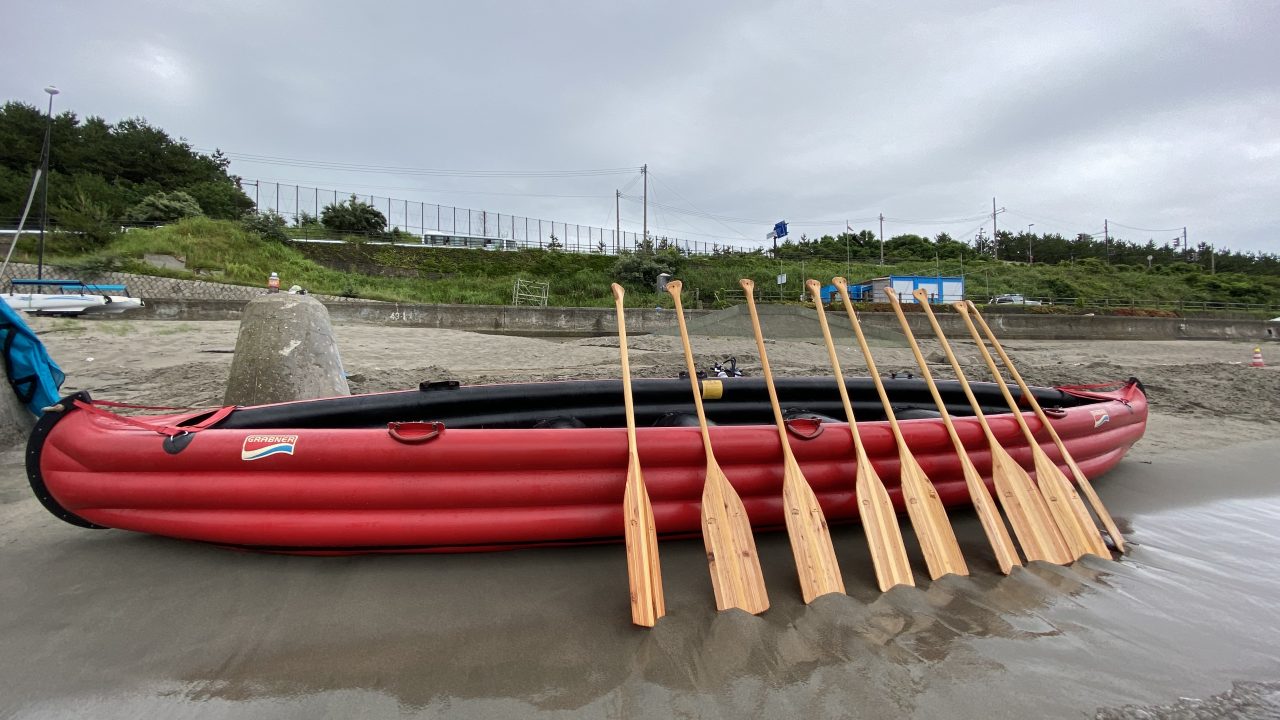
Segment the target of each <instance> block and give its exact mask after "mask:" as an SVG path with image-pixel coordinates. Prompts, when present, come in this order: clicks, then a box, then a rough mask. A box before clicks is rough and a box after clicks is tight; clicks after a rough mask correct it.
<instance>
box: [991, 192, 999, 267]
mask: <svg viewBox="0 0 1280 720" xmlns="http://www.w3.org/2000/svg"><path fill="white" fill-rule="evenodd" d="M991 257H992V259H994V260H999V259H1000V231H999V230H997V229H996V199H995V198H994V197H993V198H991Z"/></svg>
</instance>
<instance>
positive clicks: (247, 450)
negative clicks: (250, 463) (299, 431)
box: [240, 435, 298, 460]
mask: <svg viewBox="0 0 1280 720" xmlns="http://www.w3.org/2000/svg"><path fill="white" fill-rule="evenodd" d="M297 442H298V436H297V435H249V436H246V437H245V439H244V445H243V446H241V448H240V459H241V460H261V459H262V458H264V457H267V456H269V455H279V454H282V453H283V454H285V455H292V454H293V447H294V445H296V444H297Z"/></svg>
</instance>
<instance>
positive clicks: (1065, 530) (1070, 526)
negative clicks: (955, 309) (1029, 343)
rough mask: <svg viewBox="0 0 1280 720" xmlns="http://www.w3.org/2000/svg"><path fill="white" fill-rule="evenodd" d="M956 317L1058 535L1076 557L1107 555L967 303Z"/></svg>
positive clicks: (1086, 512) (1108, 556) (1091, 523)
mask: <svg viewBox="0 0 1280 720" xmlns="http://www.w3.org/2000/svg"><path fill="white" fill-rule="evenodd" d="M960 317H962V318H963V319H964V322H965V326H966V327H967V328H968V329H969V334H970V335H972V336H973V341H974V342H975V343H976V344H977V346H978V352H979V353H981V355H982V359H983V360H984V361H985V362H986V363H987V369H988V370H989V371H991V376H992V377H993V378H995V382H996V386H997V387H999V388H1000V394H1001V395H1003V396H1004V400H1005V402H1006V403H1008V404H1009V410H1010V411H1011V412H1012V413H1013V418H1014V420H1016V421H1017V423H1018V427H1019V428H1020V429H1021V430H1022V436H1023V437H1024V438H1026V441H1027V444H1028V445H1029V446H1030V449H1031V459H1032V461H1033V462H1034V463H1035V468H1036V484H1037V485H1039V486H1040V493H1041V494H1042V495H1044V499H1045V500H1046V501H1048V503H1049V511H1050V512H1052V513H1053V519H1054V520H1055V521H1057V523H1058V529H1059V530H1061V531H1062V537H1063V539H1065V540H1066V541H1067V547H1068V548H1069V549H1070V550H1071V553H1072V554H1073V555H1074V556H1075V557H1076V558H1082V557H1084V556H1085V555H1088V554H1090V553H1093V554H1095V555H1097V556H1099V557H1104V558H1107V559H1110V558H1111V551H1110V550H1108V549H1107V544H1106V543H1105V542H1103V540H1102V535H1101V534H1100V533H1099V532H1098V528H1097V526H1096V525H1094V524H1093V517H1091V516H1090V515H1089V511H1088V509H1086V508H1085V506H1084V502H1082V501H1081V500H1080V496H1079V495H1078V494H1076V490H1075V488H1074V487H1073V486H1072V485H1071V482H1070V481H1069V480H1067V477H1066V476H1065V475H1063V474H1062V470H1060V469H1059V468H1058V466H1057V465H1056V464H1054V462H1053V461H1052V460H1050V459H1049V456H1048V455H1047V454H1046V453H1045V451H1044V448H1042V447H1040V442H1039V441H1037V440H1036V436H1035V434H1033V433H1032V432H1031V427H1030V426H1028V425H1027V421H1026V419H1025V418H1023V417H1022V408H1020V407H1018V402H1017V401H1016V400H1014V399H1013V394H1012V393H1010V392H1009V387H1008V386H1007V385H1005V384H1004V377H1003V376H1001V375H1000V369H999V368H998V367H996V361H995V360H994V359H992V357H991V353H989V352H987V346H986V343H984V342H982V336H981V335H979V334H978V328H977V327H975V326H974V324H973V320H972V319H971V318H970V317H969V313H968V307H967V306H966V307H965V311H964V312H961V313H960Z"/></svg>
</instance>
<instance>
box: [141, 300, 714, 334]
mask: <svg viewBox="0 0 1280 720" xmlns="http://www.w3.org/2000/svg"><path fill="white" fill-rule="evenodd" d="M321 299H322V301H323V302H324V304H325V306H326V307H327V308H328V309H329V318H330V320H331V321H332V322H333V323H334V324H342V323H364V324H370V325H403V326H406V327H431V328H447V329H451V330H471V331H477V332H494V333H511V334H520V335H612V334H614V333H616V332H617V331H618V323H617V316H616V314H615V313H614V310H613V308H536V307H507V306H501V305H414V304H409V303H386V302H372V301H368V300H364V301H350V300H346V301H344V302H330V301H329V300H327V299H324V298H321ZM244 306H245V303H244V302H241V301H233V300H187V299H168V298H159V299H148V300H147V306H146V307H145V308H143V309H142V310H139V311H138V312H136V313H130V315H129V317H135V318H145V319H149V320H239V319H240V316H241V313H242V312H243V310H244ZM706 312H707V311H705V310H688V311H686V315H687V316H690V317H692V316H696V315H701V314H704V313H706ZM675 326H676V320H675V315H674V314H673V313H672V312H671V311H669V310H628V311H627V332H629V333H633V334H642V333H652V332H655V331H658V330H661V329H668V328H674V327H675Z"/></svg>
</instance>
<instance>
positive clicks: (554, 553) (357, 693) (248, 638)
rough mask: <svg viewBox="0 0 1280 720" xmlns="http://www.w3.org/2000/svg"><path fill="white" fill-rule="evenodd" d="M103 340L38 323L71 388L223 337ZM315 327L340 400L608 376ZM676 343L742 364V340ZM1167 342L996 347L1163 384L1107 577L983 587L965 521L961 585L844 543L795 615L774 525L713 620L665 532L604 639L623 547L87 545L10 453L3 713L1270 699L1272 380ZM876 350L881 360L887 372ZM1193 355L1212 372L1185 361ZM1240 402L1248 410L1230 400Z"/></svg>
mask: <svg viewBox="0 0 1280 720" xmlns="http://www.w3.org/2000/svg"><path fill="white" fill-rule="evenodd" d="M120 325H121V326H122V327H124V328H125V329H115V326H111V325H106V324H101V323H100V324H96V325H95V324H90V323H77V324H66V323H62V324H59V323H56V321H51V322H48V323H44V322H42V323H41V324H40V326H39V327H38V329H40V330H45V331H48V332H45V334H44V335H43V337H44V338H45V341H46V343H47V344H48V345H49V347H50V350H51V352H53V354H54V356H55V358H57V359H58V360H59V362H61V363H62V364H63V367H64V368H65V369H67V371H68V375H69V379H68V386H74V387H78V388H90V389H92V390H93V392H94V393H95V395H96V396H99V397H104V398H110V399H118V400H129V401H135V402H146V403H159V404H164V403H182V404H199V403H209V402H216V401H217V400H218V396H219V395H220V392H221V382H222V381H223V380H224V379H225V376H226V375H225V371H226V368H227V367H228V366H229V363H230V356H229V355H227V354H225V353H221V352H201V351H202V350H225V349H229V348H230V347H231V346H233V345H234V342H235V325H234V323H201V324H194V323H193V324H190V327H189V328H182V327H180V326H179V325H178V324H169V325H166V324H165V323H138V324H133V325H131V324H129V323H127V322H122V323H120ZM77 327H79V328H81V329H78V330H77V329H76V328H77ZM336 332H337V335H338V337H339V342H340V343H342V345H343V347H342V352H343V357H344V361H345V363H346V365H347V367H348V370H349V371H351V372H352V373H353V374H354V375H355V377H356V378H357V379H356V380H355V383H354V384H356V386H357V388H358V389H360V390H362V391H370V390H375V389H389V388H391V387H406V386H412V385H414V384H416V383H417V381H419V380H422V379H426V378H427V377H431V378H433V379H438V378H440V377H446V376H447V377H458V378H459V379H464V380H467V381H469V382H474V381H478V380H485V379H487V380H500V379H501V380H510V379H516V378H536V379H550V378H553V377H602V376H607V375H610V374H616V372H617V371H616V341H614V343H613V345H612V346H610V343H609V339H608V338H598V339H591V340H578V341H565V342H550V341H545V340H532V339H527V338H494V337H492V336H483V335H473V334H470V333H453V332H450V331H422V330H414V331H407V330H391V331H389V330H387V329H385V328H371V327H367V326H339V327H337V328H336ZM669 341H670V339H669V338H636V339H635V343H634V344H635V346H638V347H636V349H633V353H632V363H633V367H635V368H636V370H637V374H642V373H643V374H653V375H662V374H670V373H669V372H666V370H667V369H668V368H669V367H671V366H672V365H673V361H672V358H675V359H677V360H678V357H679V356H678V351H675V353H677V354H673V350H672V346H671V345H670V344H669ZM696 344H697V345H698V346H701V347H707V348H710V349H711V350H712V351H713V352H714V353H721V352H724V353H726V354H735V353H736V354H737V355H738V357H739V361H740V363H741V364H744V365H746V366H747V367H748V368H750V367H751V364H752V362H753V359H754V352H753V351H754V348H753V347H750V346H748V345H747V344H746V343H742V342H741V341H740V340H714V341H713V340H702V341H696ZM1164 345H1166V344H1164V343H1147V344H1122V343H1116V344H1109V343H1069V344H1068V343H1063V344H1060V345H1059V346H1054V345H1052V344H1049V343H1025V342H1023V343H1016V344H1015V345H1014V347H1011V348H1010V350H1011V351H1012V352H1013V354H1014V357H1015V359H1018V360H1019V362H1020V363H1024V362H1025V367H1024V373H1025V374H1026V375H1027V376H1028V379H1029V380H1039V381H1042V382H1043V381H1045V380H1048V379H1053V378H1054V377H1057V378H1058V379H1059V380H1060V381H1076V380H1081V381H1083V380H1089V379H1093V380H1097V379H1107V378H1108V377H1110V374H1109V373H1108V371H1111V370H1113V369H1116V370H1118V371H1119V372H1120V373H1121V375H1120V376H1121V377H1127V375H1129V374H1135V375H1138V376H1139V377H1143V378H1144V379H1146V378H1151V380H1150V382H1149V385H1150V386H1151V387H1153V388H1156V387H1164V388H1167V390H1159V391H1158V390H1155V389H1153V390H1152V407H1153V421H1152V425H1151V427H1150V429H1149V431H1148V437H1147V438H1146V439H1144V440H1143V441H1142V442H1141V443H1140V444H1139V445H1138V446H1137V447H1135V449H1134V452H1133V453H1131V455H1130V457H1129V458H1128V459H1126V461H1125V462H1123V463H1121V465H1120V466H1119V467H1118V468H1117V469H1116V470H1115V471H1113V472H1112V473H1110V474H1108V475H1107V476H1105V477H1103V478H1101V479H1099V480H1098V481H1097V482H1096V483H1095V487H1096V488H1097V489H1098V491H1099V493H1100V494H1101V495H1102V497H1103V499H1104V501H1105V502H1106V504H1107V506H1108V508H1109V509H1110V510H1111V511H1112V513H1113V515H1114V516H1115V517H1116V520H1117V522H1118V523H1119V524H1120V526H1121V529H1122V530H1123V531H1124V532H1125V535H1126V539H1127V540H1128V541H1129V542H1130V544H1131V545H1132V546H1133V547H1132V550H1131V552H1130V553H1129V554H1128V555H1126V556H1125V557H1124V558H1122V559H1120V561H1118V562H1112V561H1106V560H1102V559H1099V558H1088V559H1086V560H1085V561H1082V562H1078V563H1076V564H1074V565H1072V566H1070V567H1057V566H1053V565H1047V564H1042V563H1034V564H1032V565H1030V566H1029V567H1026V568H1023V569H1021V570H1015V572H1014V573H1013V574H1012V575H1010V576H1008V577H1004V576H1001V575H1000V574H999V573H998V572H997V570H996V568H995V565H994V562H993V561H992V560H991V558H990V555H989V553H988V552H985V551H984V549H983V539H982V533H981V528H980V527H979V525H978V523H977V520H976V518H975V517H974V516H973V514H972V512H970V511H964V510H961V511H954V512H953V513H952V515H953V521H954V522H955V525H956V530H957V535H958V536H959V537H960V539H961V543H962V546H963V549H964V551H965V554H966V557H967V558H969V561H970V566H971V569H972V573H973V574H972V576H970V577H967V578H960V577H955V576H950V577H947V578H943V579H941V580H939V581H935V582H930V581H929V580H928V578H927V576H926V575H925V574H924V572H923V562H922V561H920V557H919V554H918V552H917V551H916V549H915V547H914V546H913V545H912V546H910V547H909V553H910V554H911V556H912V558H913V563H914V565H915V569H916V578H917V583H918V584H919V587H918V588H916V589H909V588H896V589H894V590H892V591H890V592H888V593H884V594H881V593H880V592H878V590H876V588H875V586H874V579H873V575H872V571H871V567H870V563H869V560H868V558H867V551H866V543H865V539H864V537H863V535H862V532H861V530H860V529H859V528H858V527H857V526H849V527H839V528H835V529H834V531H833V537H834V540H835V543H836V548H837V552H838V556H839V560H840V563H841V568H842V571H843V573H844V577H845V582H846V585H847V587H848V595H846V596H834V595H832V596H827V597H824V598H820V599H819V600H818V601H817V602H815V603H814V604H812V605H809V606H805V605H804V604H803V603H802V602H801V600H800V597H799V592H798V587H797V583H796V580H795V573H794V568H793V563H792V560H791V555H790V549H789V546H788V543H787V540H786V537H785V536H784V535H782V534H769V535H761V536H759V538H758V543H759V549H760V554H761V557H762V560H763V564H764V569H765V579H766V581H767V584H768V587H769V590H770V598H771V600H772V603H773V606H772V608H771V609H770V610H769V611H768V612H767V613H765V614H764V615H763V616H760V617H752V616H748V615H746V614H744V613H741V612H737V611H731V612H727V613H716V612H715V608H714V600H713V597H712V594H711V587H710V582H709V579H708V576H707V569H706V560H705V553H704V550H703V548H702V545H701V542H700V541H697V540H691V541H681V542H667V543H663V544H662V547H661V553H662V555H661V559H662V568H663V573H664V577H665V590H666V595H667V602H668V612H669V614H668V616H667V617H666V618H664V619H663V620H662V621H660V622H659V624H658V626H657V627H656V628H654V629H653V630H642V629H638V628H634V627H632V626H631V625H630V624H629V622H628V617H629V616H628V608H627V598H626V568H625V559H624V555H623V549H622V547H621V546H602V547H591V548H567V549H550V550H532V551H520V552H509V553H493V554H474V555H441V556H402V557H354V558H309V557H287V556H273V555H261V554H251V553H241V552H232V551H227V550H221V549H217V548H213V547H208V546H204V545H199V544H193V543H186V542H180V541H174V540H166V539H163V538H156V537H150V536H144V535H138V534H132V533H125V532H120V531H89V530H84V529H80V528H75V527H72V526H70V525H66V524H64V523H62V522H60V521H58V520H56V519H54V518H53V517H51V516H50V515H48V514H47V513H46V512H45V511H44V510H43V508H41V507H40V506H39V505H38V503H36V502H35V500H34V499H33V498H32V497H31V494H30V490H29V489H28V488H27V486H26V482H25V477H24V475H23V472H22V469H21V465H20V462H21V453H20V451H17V450H11V451H9V452H7V453H5V454H4V456H3V464H2V465H0V610H2V611H3V612H2V613H0V641H2V645H3V648H4V650H5V652H3V653H0V688H3V692H0V716H2V717H24V718H27V717H58V718H62V717H85V718H114V717H120V718H141V717H148V718H151V717H153V718H169V717H202V718H203V717H268V718H272V717H281V718H302V717H307V718H311V717H333V718H348V717H358V716H374V715H378V716H389V715H395V716H402V717H462V718H472V717H474V718H494V717H521V718H523V717H673V716H676V717H760V718H773V717H793V716H797V715H800V714H801V713H804V714H806V715H808V716H810V717H902V716H915V717H960V718H984V719H985V718H1003V717H1009V718H1022V717H1093V716H1094V715H1095V714H1096V713H1098V712H1099V711H1101V710H1102V709H1104V708H1118V707H1120V706H1125V705H1139V706H1151V705H1173V704H1174V703H1177V702H1178V701H1179V698H1184V697H1193V698H1207V697H1209V696H1212V695H1216V694H1219V693H1223V692H1225V691H1228V690H1231V689H1232V684H1233V683H1235V682H1266V683H1270V682H1274V681H1276V680H1277V679H1280V660H1277V652H1276V651H1275V648H1276V647H1280V622H1277V621H1278V620H1280V611H1278V610H1277V604H1276V598H1277V597H1280V573H1277V569H1278V567H1277V566H1280V487H1278V486H1277V484H1276V481H1275V470H1274V465H1275V461H1276V460H1277V458H1280V440H1277V439H1276V437H1277V435H1280V433H1277V432H1276V430H1277V428H1278V427H1280V425H1277V424H1276V423H1275V422H1274V421H1268V419H1267V418H1266V416H1265V412H1266V410H1267V409H1268V408H1267V404H1268V403H1270V409H1272V410H1274V404H1275V402H1276V397H1277V396H1276V394H1275V392H1274V383H1275V382H1276V379H1277V377H1278V375H1277V373H1276V372H1275V371H1274V369H1273V368H1267V369H1265V370H1263V371H1252V370H1250V369H1245V368H1240V369H1239V370H1238V372H1240V373H1242V374H1239V375H1234V376H1233V375H1232V373H1234V372H1237V369H1236V368H1235V366H1234V365H1233V364H1232V363H1234V362H1236V361H1237V359H1238V356H1239V352H1240V349H1241V348H1244V345H1243V344H1239V343H1169V344H1167V345H1168V347H1164ZM775 346H776V347H777V352H776V353H775V350H774V347H775ZM140 349H141V350H143V351H144V352H143V353H142V354H141V356H139V350H140ZM1250 349H1251V348H1250ZM820 352H822V348H821V347H820V346H816V345H810V344H806V343H776V344H774V345H771V346H770V360H771V363H772V364H773V365H774V367H775V369H777V370H779V371H783V370H785V371H787V372H790V373H795V374H805V373H807V372H812V371H814V370H816V369H818V368H821V367H822V361H823V360H824V359H825V358H824V356H822V355H819V354H817V353H820ZM884 352H885V353H886V358H888V360H885V361H881V364H882V366H884V367H883V369H885V370H888V369H896V368H897V367H902V368H905V367H908V362H907V361H906V358H905V355H904V358H903V359H902V360H901V361H898V360H895V359H893V357H894V356H892V355H891V354H889V353H890V351H889V350H886V351H884ZM637 356H639V357H637ZM89 357H93V358H94V360H92V361H90V360H87V358H89ZM130 357H132V358H133V361H132V362H130V361H129V358H130ZM811 357H812V358H814V359H813V360H810V358H811ZM878 357H879V355H878ZM711 359H718V357H715V358H713V356H712V355H711V354H708V355H707V360H708V361H709V360H711ZM1245 360H1246V361H1247V355H1246V357H1245ZM1089 363H1102V364H1103V365H1101V366H1098V367H1089V366H1088V365H1089ZM1199 366H1205V367H1209V368H1210V370H1211V372H1209V373H1197V372H1195V371H1194V370H1188V368H1195V367H1199ZM446 367H447V368H449V370H448V371H445V370H442V369H441V368H446ZM855 367H856V366H855ZM1020 367H1022V365H1020ZM1055 368H1057V370H1056V373H1057V374H1056V375H1055V374H1054V373H1055ZM848 372H850V374H852V373H853V372H855V371H854V370H853V369H852V368H851V369H849V370H848ZM1250 372H1252V374H1251V375H1249V374H1243V373H1250ZM219 373H221V374H219ZM1206 374H1207V375H1212V376H1213V377H1211V378H1210V379H1208V380H1206V379H1205V375H1206ZM1046 376H1047V377H1046ZM1232 377H1235V378H1236V381H1235V382H1234V383H1232V382H1226V383H1225V384H1226V385H1229V386H1231V387H1230V389H1228V390H1215V389H1214V388H1215V387H1216V386H1217V385H1218V384H1219V378H1227V379H1228V380H1229V379H1230V378H1232ZM1237 385H1243V386H1244V388H1243V390H1242V392H1246V393H1247V394H1250V395H1252V397H1253V398H1254V400H1255V402H1254V403H1253V405H1261V408H1258V409H1254V408H1253V407H1252V406H1250V407H1248V408H1241V407H1240V406H1239V404H1238V403H1237V402H1236V401H1235V400H1234V399H1233V398H1234V395H1233V393H1235V392H1237V389H1236V388H1235V386H1237ZM1197 388H1198V389H1197ZM1267 392H1271V394H1270V395H1266V394H1265V393H1267ZM1165 401H1167V403H1168V404H1165V405H1162V402H1165ZM1273 417H1274V416H1273ZM904 522H905V518H904ZM905 534H906V535H907V536H908V540H909V542H910V536H911V533H910V532H906V533H905ZM1250 687H1252V686H1250ZM1264 687H1270V686H1264ZM1213 707H1218V708H1220V707H1222V706H1221V705H1215V706H1213ZM1254 707H1255V708H1256V707H1258V703H1257V701H1255V702H1254ZM1169 712H1170V713H1172V712H1173V710H1170V711H1169ZM1263 712H1266V711H1265V709H1263ZM1131 716H1134V717H1137V716H1140V715H1138V714H1132V713H1131ZM1166 716H1172V715H1166ZM1202 716H1206V717H1210V716H1214V715H1202ZM1256 716H1258V717H1262V716H1264V715H1256Z"/></svg>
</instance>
